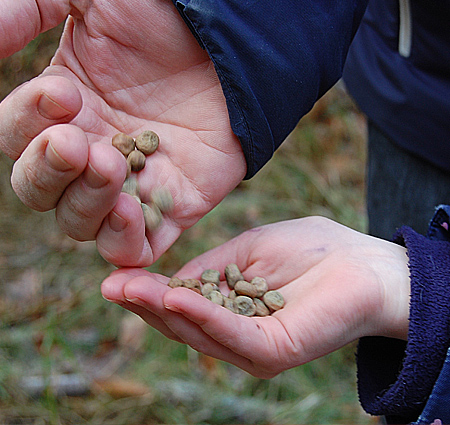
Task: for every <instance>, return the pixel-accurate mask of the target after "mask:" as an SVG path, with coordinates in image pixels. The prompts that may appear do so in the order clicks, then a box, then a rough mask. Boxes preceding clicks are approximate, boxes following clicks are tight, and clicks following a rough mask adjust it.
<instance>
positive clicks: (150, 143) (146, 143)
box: [136, 130, 159, 155]
mask: <svg viewBox="0 0 450 425" xmlns="http://www.w3.org/2000/svg"><path fill="white" fill-rule="evenodd" d="M158 146H159V137H158V135H157V134H156V133H155V132H153V131H151V130H146V131H144V132H142V133H141V134H139V135H138V136H137V137H136V148H137V149H139V150H140V151H141V152H142V153H143V154H145V155H151V154H152V153H153V152H155V151H156V149H158Z"/></svg>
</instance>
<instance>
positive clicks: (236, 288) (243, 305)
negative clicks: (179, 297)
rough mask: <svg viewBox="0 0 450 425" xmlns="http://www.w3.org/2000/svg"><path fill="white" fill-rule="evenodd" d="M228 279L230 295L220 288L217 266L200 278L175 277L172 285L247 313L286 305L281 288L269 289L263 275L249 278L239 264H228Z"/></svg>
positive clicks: (260, 313) (263, 313)
mask: <svg viewBox="0 0 450 425" xmlns="http://www.w3.org/2000/svg"><path fill="white" fill-rule="evenodd" d="M225 279H226V281H227V284H228V287H229V288H230V293H229V294H228V296H226V295H224V294H222V292H221V291H220V288H219V284H220V272H219V271H218V270H214V269H207V270H205V271H204V272H203V273H202V275H201V278H200V280H198V279H179V278H178V277H172V279H170V281H169V286H170V287H171V288H178V287H184V288H189V289H191V290H193V291H195V292H197V293H198V294H201V295H203V296H204V297H205V298H207V299H209V300H210V301H212V302H213V303H215V304H218V305H221V306H223V307H225V308H227V309H228V310H231V311H232V312H233V313H236V314H242V315H244V316H268V315H270V314H271V313H273V312H274V311H277V310H280V309H281V308H283V307H284V298H283V295H281V293H280V292H278V291H269V286H268V285H267V281H266V280H265V279H264V278H263V277H255V278H253V279H252V280H251V281H250V282H249V281H246V280H245V279H244V276H243V275H242V273H241V271H240V270H239V268H238V266H237V265H236V264H228V265H227V266H226V267H225Z"/></svg>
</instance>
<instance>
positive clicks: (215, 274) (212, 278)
mask: <svg viewBox="0 0 450 425" xmlns="http://www.w3.org/2000/svg"><path fill="white" fill-rule="evenodd" d="M201 281H202V282H203V283H208V282H210V283H215V284H216V285H219V284H220V272H219V271H218V270H214V269H207V270H205V271H204V272H203V273H202V277H201Z"/></svg>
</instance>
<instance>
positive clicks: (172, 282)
mask: <svg viewBox="0 0 450 425" xmlns="http://www.w3.org/2000/svg"><path fill="white" fill-rule="evenodd" d="M169 286H170V287H171V288H180V287H181V286H183V281H182V280H181V279H180V278H178V277H176V276H174V277H172V279H170V280H169Z"/></svg>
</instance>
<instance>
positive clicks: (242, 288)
mask: <svg viewBox="0 0 450 425" xmlns="http://www.w3.org/2000/svg"><path fill="white" fill-rule="evenodd" d="M234 290H235V291H236V294H239V295H246V296H247V297H250V298H255V297H256V296H257V294H258V289H257V288H256V286H255V285H253V283H250V282H247V281H246V280H238V281H237V282H236V284H235V285H234Z"/></svg>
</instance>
